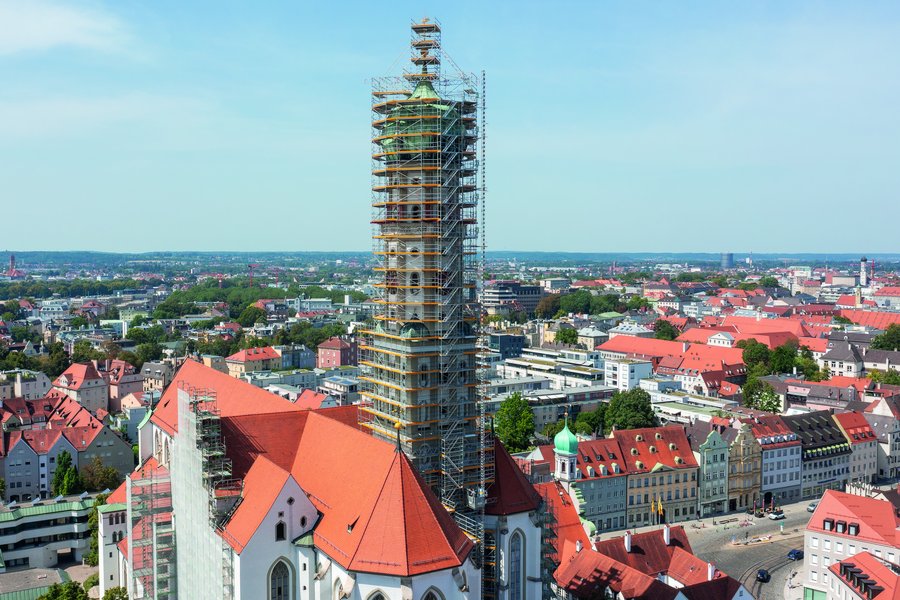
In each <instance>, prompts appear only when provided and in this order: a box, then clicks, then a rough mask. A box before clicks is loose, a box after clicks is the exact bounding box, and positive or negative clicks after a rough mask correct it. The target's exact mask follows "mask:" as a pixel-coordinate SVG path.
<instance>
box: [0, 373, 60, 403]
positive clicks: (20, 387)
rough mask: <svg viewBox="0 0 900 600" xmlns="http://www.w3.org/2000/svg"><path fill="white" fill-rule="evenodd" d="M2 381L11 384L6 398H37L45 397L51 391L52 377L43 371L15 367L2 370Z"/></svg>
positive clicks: (0, 380)
mask: <svg viewBox="0 0 900 600" xmlns="http://www.w3.org/2000/svg"><path fill="white" fill-rule="evenodd" d="M0 382H7V383H9V384H10V389H9V394H10V395H9V396H6V397H5V398H4V400H5V399H6V398H24V399H26V400H35V399H37V398H43V397H44V396H46V395H47V393H48V392H49V391H50V388H51V387H52V386H51V383H50V378H49V377H47V376H46V375H45V374H44V373H42V372H41V371H29V370H28V369H14V370H12V371H3V372H0Z"/></svg>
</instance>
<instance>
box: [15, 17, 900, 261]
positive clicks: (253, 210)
mask: <svg viewBox="0 0 900 600" xmlns="http://www.w3.org/2000/svg"><path fill="white" fill-rule="evenodd" d="M301 5H302V6H301ZM424 15H430V16H433V17H435V18H437V19H439V20H440V21H441V23H442V24H443V28H444V47H445V49H446V50H447V52H448V53H449V54H450V55H451V56H452V57H453V58H454V59H455V61H456V62H457V63H458V64H459V65H460V66H462V67H463V68H464V69H466V70H470V71H480V70H481V69H485V70H486V71H487V74H488V153H489V155H488V161H487V163H488V169H489V170H488V188H489V193H488V207H489V208H488V222H487V231H488V244H489V248H490V249H493V250H550V251H553V250H568V251H597V252H601V251H602V252H615V251H644V250H646V251H664V250H668V251H713V252H717V251H723V250H731V251H736V252H743V251H749V250H753V251H756V252H765V251H784V252H801V251H808V252H840V251H848V252H851V251H861V252H896V251H898V250H900V247H898V243H897V242H898V234H897V231H898V229H897V224H898V217H900V197H898V191H900V3H898V2H896V1H892V2H883V3H879V2H864V3H861V2H844V3H836V2H813V3H802V2H796V3H795V2H782V1H778V2H741V3H737V2H652V3H651V2H646V3H645V2H615V3H613V2H599V1H591V2H583V3H581V2H578V3H565V2H559V3H550V2H527V1H520V2H486V1H484V0H481V1H480V2H464V1H459V2H440V3H437V2H371V1H367V2H308V1H304V2H296V1H293V2H278V3H276V2H253V3H250V2H234V1H229V0H219V1H217V2H199V1H191V2H184V1H183V0H179V1H173V0H155V1H154V2H145V1H140V2H139V1H136V0H116V1H110V2H77V1H67V2H63V1H58V2H51V1H47V0H0V211H2V212H0V215H2V216H0V222H2V223H3V226H2V229H0V231H2V233H0V239H2V240H3V241H2V242H0V246H3V248H10V249H21V250H37V249H47V250H56V249H91V250H109V251H143V250H183V249H194V250H248V251H253V250H259V251H262V250H290V251H302V250H362V249H366V248H368V247H369V240H368V236H369V233H370V228H369V225H368V220H369V206H368V204H369V202H370V193H369V185H370V178H369V167H370V165H369V158H368V156H369V134H370V129H369V112H368V109H369V87H368V84H367V82H366V80H367V78H369V77H372V76H378V75H386V74H392V73H393V72H396V71H397V70H398V69H399V67H400V66H401V64H402V63H403V61H404V60H405V57H406V55H407V52H408V40H409V29H408V26H409V22H410V20H411V19H414V18H415V19H418V18H420V17H422V16H424ZM392 69H393V71H392Z"/></svg>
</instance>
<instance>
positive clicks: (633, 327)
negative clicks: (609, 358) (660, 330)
mask: <svg viewBox="0 0 900 600" xmlns="http://www.w3.org/2000/svg"><path fill="white" fill-rule="evenodd" d="M607 333H608V335H609V339H610V340H611V339H613V338H615V337H618V336H620V335H624V336H630V337H638V338H652V337H654V336H655V335H656V334H655V333H654V332H653V330H652V329H648V328H647V327H644V326H643V325H641V324H639V323H636V322H634V321H630V320H628V321H623V322H621V323H619V324H618V325H616V326H615V327H613V328H611V329H610V330H609V331H608V332H607Z"/></svg>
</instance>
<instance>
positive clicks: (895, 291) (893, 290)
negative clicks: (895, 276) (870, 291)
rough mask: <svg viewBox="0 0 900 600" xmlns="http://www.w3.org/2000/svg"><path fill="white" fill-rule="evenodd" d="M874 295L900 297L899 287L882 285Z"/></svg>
mask: <svg viewBox="0 0 900 600" xmlns="http://www.w3.org/2000/svg"><path fill="white" fill-rule="evenodd" d="M875 295H876V296H880V297H884V296H890V297H892V298H893V297H898V298H900V287H883V288H881V289H880V290H878V291H876V292H875Z"/></svg>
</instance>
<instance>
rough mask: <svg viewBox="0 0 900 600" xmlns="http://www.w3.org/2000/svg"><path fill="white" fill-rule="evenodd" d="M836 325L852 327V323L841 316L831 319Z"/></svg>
mask: <svg viewBox="0 0 900 600" xmlns="http://www.w3.org/2000/svg"><path fill="white" fill-rule="evenodd" d="M831 320H832V321H834V323H835V324H836V325H853V321H851V320H850V319H848V318H847V317H843V316H841V315H835V316H833V317H832V318H831Z"/></svg>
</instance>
